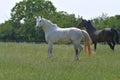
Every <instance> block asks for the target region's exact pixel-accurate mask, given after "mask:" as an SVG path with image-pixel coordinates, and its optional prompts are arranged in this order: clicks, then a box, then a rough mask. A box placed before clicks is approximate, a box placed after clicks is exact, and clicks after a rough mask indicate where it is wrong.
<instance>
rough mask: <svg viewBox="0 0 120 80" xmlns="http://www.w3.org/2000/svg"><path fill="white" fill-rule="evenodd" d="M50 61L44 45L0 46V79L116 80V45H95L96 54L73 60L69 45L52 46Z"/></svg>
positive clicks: (119, 62)
mask: <svg viewBox="0 0 120 80" xmlns="http://www.w3.org/2000/svg"><path fill="white" fill-rule="evenodd" d="M53 55H54V58H53V59H52V60H50V59H49V58H48V54H47V45H46V44H34V43H2V42H1V43H0V80H119V79H120V46H119V45H117V46H116V48H115V51H112V50H111V49H110V48H109V47H108V46H107V45H98V46H97V51H96V55H93V56H88V55H86V54H84V52H83V51H82V52H81V54H80V60H79V61H74V60H73V58H74V55H75V54H74V49H73V46H72V45H54V47H53Z"/></svg>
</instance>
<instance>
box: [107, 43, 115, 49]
mask: <svg viewBox="0 0 120 80" xmlns="http://www.w3.org/2000/svg"><path fill="white" fill-rule="evenodd" d="M107 43H108V45H109V47H110V48H111V49H112V50H114V46H113V45H112V44H111V42H110V41H109V42H107Z"/></svg>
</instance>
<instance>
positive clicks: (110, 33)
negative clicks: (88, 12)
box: [77, 19, 119, 50]
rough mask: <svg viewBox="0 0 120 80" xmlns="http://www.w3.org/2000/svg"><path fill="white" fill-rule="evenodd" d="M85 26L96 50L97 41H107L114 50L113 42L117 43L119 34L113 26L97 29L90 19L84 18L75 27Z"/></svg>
mask: <svg viewBox="0 0 120 80" xmlns="http://www.w3.org/2000/svg"><path fill="white" fill-rule="evenodd" d="M82 27H85V28H86V30H87V32H88V33H89V35H90V37H91V39H92V42H93V44H94V49H95V50H96V47H97V42H107V44H108V45H109V46H110V48H111V49H112V50H114V47H115V44H116V43H119V35H118V32H117V30H115V29H113V28H104V29H101V30H97V29H96V28H95V27H93V25H92V24H91V22H90V20H88V21H87V20H84V19H82V21H81V22H80V24H79V25H78V26H77V28H82Z"/></svg>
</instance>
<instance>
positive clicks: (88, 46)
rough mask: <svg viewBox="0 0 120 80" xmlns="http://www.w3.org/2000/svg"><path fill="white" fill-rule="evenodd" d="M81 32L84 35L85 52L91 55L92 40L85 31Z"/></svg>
mask: <svg viewBox="0 0 120 80" xmlns="http://www.w3.org/2000/svg"><path fill="white" fill-rule="evenodd" d="M81 31H82V33H83V35H84V48H85V52H86V53H88V54H89V55H91V53H92V49H91V44H92V40H91V38H90V36H89V34H88V33H87V32H86V31H85V30H81Z"/></svg>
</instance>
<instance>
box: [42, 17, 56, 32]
mask: <svg viewBox="0 0 120 80" xmlns="http://www.w3.org/2000/svg"><path fill="white" fill-rule="evenodd" d="M43 23H44V24H43V30H44V32H45V33H47V32H49V31H51V30H54V29H56V28H58V27H57V25H56V24H53V23H52V22H51V21H49V20H47V19H45V18H43Z"/></svg>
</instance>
